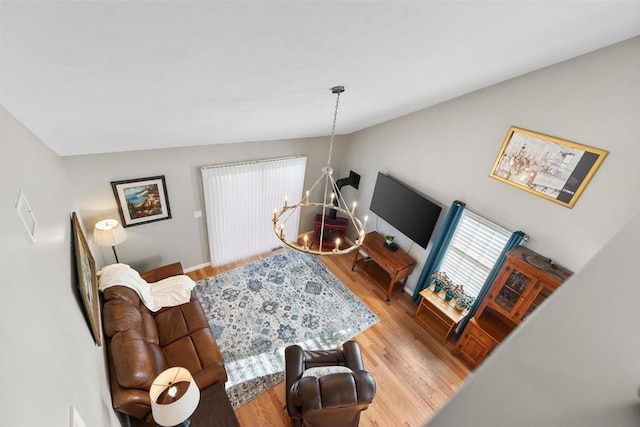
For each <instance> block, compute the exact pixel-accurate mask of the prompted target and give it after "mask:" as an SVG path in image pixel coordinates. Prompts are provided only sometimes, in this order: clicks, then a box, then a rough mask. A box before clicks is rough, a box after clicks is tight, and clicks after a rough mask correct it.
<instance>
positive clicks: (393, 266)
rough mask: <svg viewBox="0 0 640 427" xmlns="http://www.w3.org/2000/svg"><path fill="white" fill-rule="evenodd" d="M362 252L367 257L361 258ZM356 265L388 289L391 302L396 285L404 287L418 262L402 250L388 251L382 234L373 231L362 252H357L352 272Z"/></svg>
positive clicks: (387, 294) (368, 235)
mask: <svg viewBox="0 0 640 427" xmlns="http://www.w3.org/2000/svg"><path fill="white" fill-rule="evenodd" d="M360 251H363V252H365V253H366V254H367V256H361V254H360ZM356 265H357V266H358V267H360V269H361V270H362V271H363V272H365V273H366V274H367V275H368V276H370V277H371V278H372V279H373V280H374V281H376V282H378V283H380V284H381V285H382V286H384V287H386V297H387V301H390V300H391V293H392V292H393V288H394V287H395V285H396V283H401V284H402V285H403V287H404V284H405V283H406V282H407V277H409V275H410V274H411V273H412V272H413V269H414V268H415V266H416V261H415V260H414V259H413V258H411V256H409V254H407V253H406V252H404V251H403V250H402V249H398V250H396V251H394V252H392V251H390V250H389V249H387V248H386V247H385V246H384V237H383V236H382V234H380V233H377V232H375V231H372V232H370V233H367V235H366V236H365V238H364V242H363V243H362V246H361V247H360V250H358V251H356V255H355V258H354V259H353V265H352V266H351V271H353V270H354V269H355V267H356Z"/></svg>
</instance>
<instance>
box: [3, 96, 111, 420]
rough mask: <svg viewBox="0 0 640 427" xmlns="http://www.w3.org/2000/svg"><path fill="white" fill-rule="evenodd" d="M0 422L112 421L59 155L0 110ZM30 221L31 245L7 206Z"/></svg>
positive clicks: (70, 199) (70, 196)
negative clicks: (22, 205) (76, 417)
mask: <svg viewBox="0 0 640 427" xmlns="http://www.w3.org/2000/svg"><path fill="white" fill-rule="evenodd" d="M0 176H1V179H0V189H1V191H0V195H1V196H2V199H1V207H0V215H1V219H0V227H1V228H0V336H1V338H0V384H1V385H0V387H2V389H1V394H0V425H2V426H25V427H31V426H68V425H69V418H70V415H69V413H70V407H71V405H75V406H76V408H77V409H78V412H79V413H80V416H81V417H82V419H83V420H84V421H85V423H86V424H87V425H88V426H117V425H119V422H118V420H117V418H116V417H115V415H114V413H113V410H112V409H111V395H110V392H109V389H108V385H107V384H108V381H107V372H106V367H105V363H104V353H103V350H104V347H97V346H96V345H95V342H94V339H93V336H92V335H91V332H90V330H89V327H88V325H87V323H86V321H85V319H84V317H83V311H82V310H83V308H82V306H81V303H80V300H79V294H78V291H77V285H76V283H75V278H74V273H73V271H74V269H75V261H74V259H73V258H72V255H71V253H72V252H71V245H72V243H71V226H70V218H71V213H72V212H73V211H74V210H75V203H74V200H73V194H72V192H71V188H70V187H71V181H70V180H69V176H68V174H67V171H66V168H65V165H64V164H63V162H62V160H61V158H60V157H59V156H58V155H57V154H55V153H54V152H53V151H51V150H50V149H49V148H48V147H47V146H45V145H44V144H43V143H42V142H41V141H40V140H39V139H38V138H37V137H35V136H34V135H33V134H32V133H31V132H30V131H29V130H27V129H26V128H25V127H23V126H22V125H21V124H20V123H19V122H18V121H17V120H16V119H15V118H14V117H13V116H11V115H10V114H9V113H8V112H7V110H5V109H4V107H2V106H0ZM20 189H23V190H24V192H25V194H26V196H27V199H28V201H29V204H30V206H31V208H32V210H33V211H34V213H35V216H36V219H37V221H38V229H37V234H36V236H37V238H36V241H35V243H34V242H32V241H31V238H30V237H29V236H28V234H27V232H26V229H25V228H24V226H23V224H22V222H21V220H20V217H19V216H18V214H17V212H16V210H15V205H16V201H17V199H18V192H19V191H20Z"/></svg>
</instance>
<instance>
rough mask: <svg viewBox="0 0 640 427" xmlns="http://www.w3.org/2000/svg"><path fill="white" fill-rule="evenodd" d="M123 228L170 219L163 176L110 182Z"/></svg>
mask: <svg viewBox="0 0 640 427" xmlns="http://www.w3.org/2000/svg"><path fill="white" fill-rule="evenodd" d="M111 187H112V189H113V195H114V196H115V198H116V202H117V204H118V211H119V212H120V219H121V220H122V226H123V227H132V226H134V225H140V224H146V223H149V222H155V221H162V220H165V219H170V218H171V208H170V206H169V196H168V194H167V185H166V182H165V179H164V175H161V176H151V177H148V178H136V179H127V180H123V181H112V182H111Z"/></svg>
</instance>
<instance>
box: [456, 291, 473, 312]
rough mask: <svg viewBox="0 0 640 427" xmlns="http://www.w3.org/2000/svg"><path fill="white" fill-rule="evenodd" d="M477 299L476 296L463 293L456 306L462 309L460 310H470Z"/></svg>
mask: <svg viewBox="0 0 640 427" xmlns="http://www.w3.org/2000/svg"><path fill="white" fill-rule="evenodd" d="M475 300H476V299H475V298H474V297H472V296H471V295H467V294H465V293H463V294H462V295H461V296H459V297H458V299H457V300H456V308H457V309H458V310H460V311H464V310H469V309H470V308H471V306H472V305H473V303H474V302H475Z"/></svg>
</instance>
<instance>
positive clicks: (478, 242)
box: [438, 209, 511, 297]
mask: <svg viewBox="0 0 640 427" xmlns="http://www.w3.org/2000/svg"><path fill="white" fill-rule="evenodd" d="M510 236H511V232H510V231H509V230H506V229H505V228H503V227H501V226H499V225H498V224H495V223H493V222H491V221H489V220H488V219H486V218H483V217H481V216H480V215H478V214H475V213H473V212H471V211H470V210H468V209H465V210H464V212H463V213H462V217H461V218H460V221H459V222H458V225H457V227H456V231H455V233H454V235H453V237H452V239H451V242H450V243H449V247H448V248H447V252H446V253H445V256H444V259H443V261H442V264H441V266H440V268H439V269H438V270H439V271H444V272H446V273H447V275H448V276H449V277H450V278H451V280H453V283H455V284H459V285H463V286H464V292H465V293H466V294H468V295H471V296H472V297H476V296H477V295H478V293H479V292H480V289H482V285H484V282H485V280H486V279H487V276H488V275H489V272H490V271H491V269H492V268H493V266H494V264H495V263H496V261H497V260H498V257H499V256H500V253H501V252H502V250H503V249H504V247H505V245H506V244H507V241H508V240H509V237H510Z"/></svg>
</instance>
